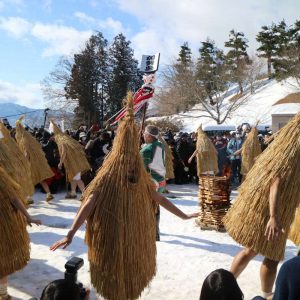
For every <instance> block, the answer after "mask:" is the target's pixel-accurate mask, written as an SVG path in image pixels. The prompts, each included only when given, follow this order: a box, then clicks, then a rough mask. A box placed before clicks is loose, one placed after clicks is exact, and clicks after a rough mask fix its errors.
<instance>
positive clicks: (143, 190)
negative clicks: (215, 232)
mask: <svg viewBox="0 0 300 300" xmlns="http://www.w3.org/2000/svg"><path fill="white" fill-rule="evenodd" d="M129 111H130V112H129V113H128V114H129V115H127V116H126V117H125V119H124V120H122V121H120V123H119V128H118V133H117V136H116V138H115V140H114V144H113V148H112V151H111V153H110V154H109V155H108V157H107V159H106V160H105V161H104V163H103V165H102V167H101V169H100V170H99V172H98V174H97V176H96V177H95V179H94V180H93V181H92V182H91V183H90V185H89V186H88V187H87V189H86V191H85V192H84V195H83V202H84V201H86V199H88V198H89V196H90V195H92V194H93V195H94V196H95V197H96V206H95V209H94V211H93V212H92V214H91V215H90V216H89V217H88V219H87V230H86V238H85V240H86V243H87V244H88V258H89V261H90V268H91V282H92V284H93V285H94V287H95V288H96V290H97V292H98V293H100V294H101V295H102V296H103V297H105V298H106V299H114V300H124V299H136V298H138V297H139V296H140V295H141V293H142V291H143V289H144V288H145V287H146V286H147V285H148V284H149V282H150V281H151V279H152V278H153V276H154V275H155V272H156V245H155V233H156V231H155V228H156V227H155V214H154V204H153V200H152V199H151V196H150V195H151V193H152V192H153V191H154V190H155V187H154V184H153V182H152V180H151V178H150V176H149V175H148V174H147V171H146V170H145V168H144V165H143V162H142V159H141V156H140V153H139V140H138V132H137V129H136V126H135V124H134V120H133V113H132V112H131V111H132V109H130V110H129Z"/></svg>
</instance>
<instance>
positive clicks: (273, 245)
mask: <svg viewBox="0 0 300 300" xmlns="http://www.w3.org/2000/svg"><path fill="white" fill-rule="evenodd" d="M299 137H300V113H299V114H297V115H296V116H295V117H294V118H293V119H292V120H291V121H290V122H289V123H288V124H287V125H286V126H284V127H283V128H282V129H281V131H280V133H279V134H278V135H277V136H276V137H275V139H274V141H273V142H272V144H271V145H270V146H269V147H268V148H267V149H266V150H265V151H264V152H263V153H262V154H261V155H260V156H259V157H258V158H257V160H256V162H255V164H254V166H253V167H252V168H251V170H250V171H249V173H248V175H247V177H246V179H245V181H244V182H243V183H242V185H241V187H240V189H239V194H238V197H237V199H236V201H235V202H234V204H233V206H232V208H231V209H230V210H229V212H228V213H227V215H226V216H225V218H224V224H225V227H226V229H227V231H228V233H229V235H230V236H231V237H232V238H233V239H234V240H235V241H237V242H238V243H239V244H241V245H243V246H244V247H246V248H245V249H243V250H242V251H241V252H240V253H238V254H237V255H236V257H235V258H234V260H233V262H232V265H231V272H232V273H233V274H234V275H235V277H238V276H239V275H240V273H241V272H242V271H243V270H244V269H245V268H246V266H247V265H248V263H249V261H250V260H251V259H252V258H253V257H254V256H255V255H256V254H257V253H260V254H262V255H263V256H265V258H264V260H263V263H262V265H261V269H260V277H261V288H262V292H263V296H264V297H265V298H267V297H270V296H271V294H272V288H273V284H274V280H275V277H276V272H277V265H278V262H279V261H280V260H282V259H283V257H284V251H285V244H286V240H287V237H288V233H289V229H290V227H291V224H292V222H293V220H294V216H295V211H296V208H297V207H298V205H299V201H300V198H299V193H300V182H299V180H300V179H299V178H300V176H298V175H299V174H300V164H299V163H298V162H299V160H300V138H299Z"/></svg>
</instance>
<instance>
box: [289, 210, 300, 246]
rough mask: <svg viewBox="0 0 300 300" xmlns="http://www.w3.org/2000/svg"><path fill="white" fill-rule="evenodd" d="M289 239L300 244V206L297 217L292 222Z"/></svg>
mask: <svg viewBox="0 0 300 300" xmlns="http://www.w3.org/2000/svg"><path fill="white" fill-rule="evenodd" d="M289 239H290V240H291V241H292V242H293V243H294V244H296V245H299V244H300V208H299V207H298V209H297V210H296V214H295V219H294V221H293V223H292V226H291V229H290V233H289Z"/></svg>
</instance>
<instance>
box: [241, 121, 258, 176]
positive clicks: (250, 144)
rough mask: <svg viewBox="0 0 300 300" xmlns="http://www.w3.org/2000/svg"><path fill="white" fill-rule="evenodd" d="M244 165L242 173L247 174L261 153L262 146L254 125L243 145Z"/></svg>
mask: <svg viewBox="0 0 300 300" xmlns="http://www.w3.org/2000/svg"><path fill="white" fill-rule="evenodd" d="M241 154H242V167H241V174H242V175H246V174H247V173H248V172H249V171H250V169H251V168H252V166H253V165H254V162H255V159H256V157H257V156H258V155H259V154H261V147H260V144H259V141H258V131H257V128H256V127H255V126H254V127H252V129H251V131H250V132H249V134H248V136H247V138H246V140H245V142H244V144H243V146H242V153H241Z"/></svg>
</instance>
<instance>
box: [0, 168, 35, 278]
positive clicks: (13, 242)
mask: <svg viewBox="0 0 300 300" xmlns="http://www.w3.org/2000/svg"><path fill="white" fill-rule="evenodd" d="M13 197H14V198H18V199H20V200H21V201H23V202H25V199H22V195H21V193H20V187H19V186H18V184H16V183H15V182H14V181H13V180H12V179H11V177H10V176H9V175H8V174H7V173H6V172H5V170H4V169H3V168H1V167H0V236H1V243H0V257H1V259H0V278H2V277H5V276H7V275H9V274H12V273H14V272H15V271H18V270H20V269H22V268H24V267H25V266H26V264H27V263H28V261H29V259H30V254H29V250H30V248H29V247H30V241H29V236H28V233H27V231H26V225H27V223H26V220H25V217H24V216H23V215H22V213H21V212H19V211H17V210H16V209H15V208H14V207H13V206H12V204H11V202H10V200H9V199H13Z"/></svg>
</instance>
